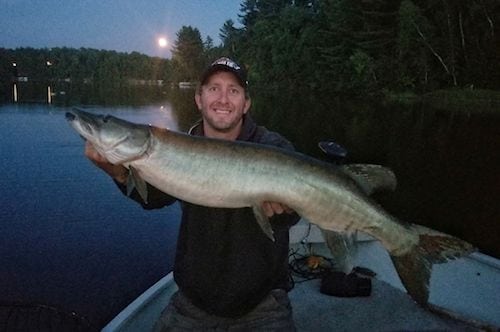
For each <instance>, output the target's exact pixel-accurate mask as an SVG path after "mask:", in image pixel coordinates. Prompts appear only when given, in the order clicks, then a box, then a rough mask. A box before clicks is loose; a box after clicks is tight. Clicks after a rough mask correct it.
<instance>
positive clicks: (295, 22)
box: [0, 0, 500, 98]
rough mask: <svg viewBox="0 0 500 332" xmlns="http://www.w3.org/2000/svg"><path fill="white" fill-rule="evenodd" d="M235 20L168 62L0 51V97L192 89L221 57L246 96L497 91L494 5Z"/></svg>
mask: <svg viewBox="0 0 500 332" xmlns="http://www.w3.org/2000/svg"><path fill="white" fill-rule="evenodd" d="M238 16H239V20H238V21H239V22H233V21H232V20H228V21H226V22H225V23H224V25H223V26H222V27H221V28H220V38H221V40H222V43H221V44H220V45H214V42H213V39H212V38H211V37H207V38H206V40H202V38H201V34H200V32H199V30H198V29H197V28H196V27H192V26H184V27H182V28H181V29H180V30H179V31H178V32H177V34H176V38H177V39H176V40H175V42H174V45H173V47H172V50H171V51H172V56H171V58H168V59H165V58H158V57H150V56H147V55H144V54H140V53H138V52H132V53H122V52H117V51H111V50H96V49H88V48H80V49H73V48H66V47H60V48H51V49H48V48H44V49H33V48H18V49H5V48H0V77H1V78H2V79H1V82H0V89H1V90H2V91H10V89H11V84H12V82H13V80H19V79H20V78H22V77H27V78H28V79H29V80H30V81H33V82H37V81H49V82H55V83H56V84H57V82H64V83H65V84H69V85H72V86H82V85H86V84H87V85H89V84H92V85H99V86H106V87H109V88H111V89H115V88H121V87H124V86H130V85H137V84H142V85H161V86H171V85H174V86H175V85H176V84H177V83H178V82H183V81H188V82H196V81H197V79H198V76H199V75H200V73H201V71H202V70H203V68H205V66H207V65H208V64H209V63H210V62H211V61H213V60H214V59H215V58H217V57H218V56H221V55H227V56H230V57H234V58H235V59H237V60H238V61H239V62H240V63H241V64H243V65H244V66H245V67H247V69H248V70H249V81H250V87H251V89H256V90H258V91H259V93H260V92H262V93H264V94H266V93H268V94H269V95H272V94H275V93H276V92H282V91H286V92H287V93H300V94H301V95H308V96H310V97H313V98H314V97H322V96H331V95H332V94H334V95H347V96H359V95H361V96H378V95H381V94H382V95H384V94H385V95H387V94H411V95H422V94H426V93H429V92H433V91H442V90H446V89H457V88H459V89H467V90H477V89H480V90H491V91H494V90H498V89H499V88H500V28H499V26H500V1H498V0H245V1H242V2H241V5H240V13H239V15H238ZM61 84H62V83H61ZM2 96H4V98H7V97H5V96H9V93H2Z"/></svg>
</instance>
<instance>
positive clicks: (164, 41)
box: [158, 37, 168, 48]
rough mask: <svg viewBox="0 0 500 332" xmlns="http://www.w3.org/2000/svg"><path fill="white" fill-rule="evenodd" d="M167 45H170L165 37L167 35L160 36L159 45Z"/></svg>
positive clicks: (162, 46)
mask: <svg viewBox="0 0 500 332" xmlns="http://www.w3.org/2000/svg"><path fill="white" fill-rule="evenodd" d="M167 45H168V41H167V38H165V37H160V38H158V46H160V47H161V48H164V47H167Z"/></svg>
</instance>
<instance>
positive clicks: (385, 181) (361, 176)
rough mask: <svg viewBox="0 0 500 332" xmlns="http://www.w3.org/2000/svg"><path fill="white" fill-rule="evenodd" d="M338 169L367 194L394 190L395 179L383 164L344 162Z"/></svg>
mask: <svg viewBox="0 0 500 332" xmlns="http://www.w3.org/2000/svg"><path fill="white" fill-rule="evenodd" d="M339 169H340V170H341V171H342V172H344V173H345V174H346V175H348V176H349V177H350V178H351V179H353V180H354V182H356V184H357V185H358V186H359V187H360V188H361V189H362V190H363V192H364V193H365V194H367V195H371V194H373V193H374V192H378V191H394V190H395V189H396V186H397V182H398V181H397V179H396V175H395V174H394V172H393V171H392V170H391V169H390V168H388V167H385V166H382V165H374V164H344V165H341V166H339Z"/></svg>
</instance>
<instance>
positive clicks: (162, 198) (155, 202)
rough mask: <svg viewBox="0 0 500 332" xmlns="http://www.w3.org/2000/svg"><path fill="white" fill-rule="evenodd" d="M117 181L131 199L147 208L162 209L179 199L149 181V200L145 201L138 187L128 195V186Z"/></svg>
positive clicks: (122, 190) (119, 187)
mask: <svg viewBox="0 0 500 332" xmlns="http://www.w3.org/2000/svg"><path fill="white" fill-rule="evenodd" d="M115 183H116V185H117V186H118V189H120V191H121V192H122V193H123V194H124V195H125V196H128V197H129V198H130V199H132V200H134V201H136V202H137V203H139V204H140V205H141V206H142V207H143V208H144V209H145V210H154V209H160V208H162V207H165V206H168V205H171V204H173V203H174V202H175V201H176V200H177V199H176V198H175V197H173V196H170V195H168V194H166V193H164V192H163V191H161V190H159V189H157V188H156V187H153V186H152V185H150V184H149V183H146V185H147V192H148V198H147V202H145V201H144V200H143V199H142V197H141V196H140V195H139V193H138V192H137V190H136V189H133V190H132V192H131V193H130V195H127V186H126V185H124V184H121V183H119V182H117V181H115Z"/></svg>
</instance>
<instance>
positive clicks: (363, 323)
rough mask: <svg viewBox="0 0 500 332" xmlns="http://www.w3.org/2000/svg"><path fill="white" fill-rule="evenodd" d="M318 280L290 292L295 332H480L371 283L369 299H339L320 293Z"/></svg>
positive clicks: (395, 292) (385, 284)
mask: <svg viewBox="0 0 500 332" xmlns="http://www.w3.org/2000/svg"><path fill="white" fill-rule="evenodd" d="M319 288H320V280H319V279H316V280H309V281H307V282H303V283H299V284H297V285H296V287H295V288H294V289H293V290H292V291H291V292H290V300H291V302H292V307H293V314H294V319H295V324H296V326H297V330H298V331H317V332H320V331H333V330H335V331H436V330H439V331H479V330H480V329H478V328H477V327H474V326H472V325H468V324H466V323H464V322H459V321H456V320H453V319H450V318H446V317H440V316H439V315H437V314H436V313H433V312H431V311H429V310H426V309H424V308H422V307H420V306H419V305H417V304H416V303H415V302H414V301H413V300H412V299H411V298H410V297H409V296H408V295H407V294H406V293H405V292H403V291H401V290H399V289H396V288H394V287H392V286H391V285H389V284H387V283H385V282H383V281H380V280H377V279H376V278H373V279H372V293H371V295H370V296H368V297H350V298H341V297H334V296H329V295H325V294H322V293H320V292H319Z"/></svg>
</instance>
